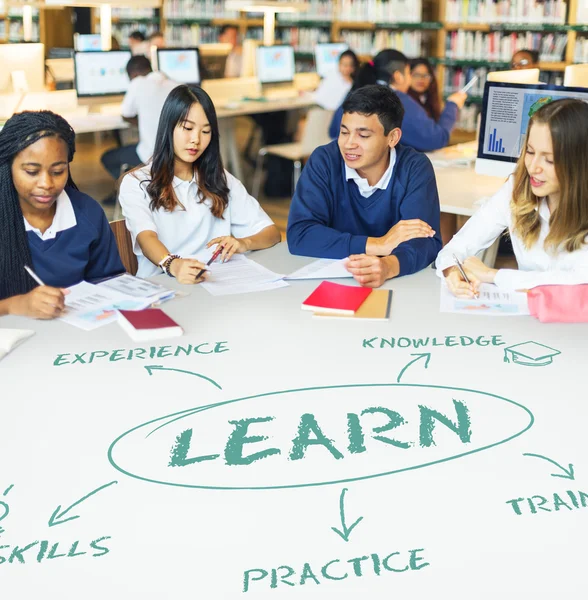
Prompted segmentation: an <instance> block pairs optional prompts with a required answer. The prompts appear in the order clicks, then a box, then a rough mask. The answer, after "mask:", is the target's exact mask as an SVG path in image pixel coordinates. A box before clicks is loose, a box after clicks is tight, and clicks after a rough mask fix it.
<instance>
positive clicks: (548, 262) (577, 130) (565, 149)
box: [436, 99, 588, 298]
mask: <svg viewBox="0 0 588 600" xmlns="http://www.w3.org/2000/svg"><path fill="white" fill-rule="evenodd" d="M587 159H588V104H586V103H585V102H582V101H581V100H572V99H564V100H556V101H554V102H551V103H549V104H546V105H545V106H543V107H542V108H540V109H539V110H538V111H537V112H536V113H535V114H534V115H533V116H532V117H531V119H530V121H529V127H528V130H527V137H526V139H525V144H524V145H523V150H522V153H521V156H520V158H519V161H518V163H517V168H516V171H515V173H514V175H512V176H511V177H510V178H509V179H508V181H507V182H506V183H505V184H504V185H503V186H502V188H501V189H500V190H499V191H498V192H497V193H496V194H495V195H494V196H493V197H492V198H490V199H489V200H488V202H486V204H484V206H482V207H481V208H480V209H479V210H478V211H477V212H476V213H475V214H474V216H473V217H471V218H470V220H469V221H468V222H467V223H466V224H465V225H464V226H463V227H462V229H461V230H460V231H459V232H458V233H457V234H456V235H455V237H454V238H453V239H452V240H451V242H449V244H447V246H445V248H444V249H443V250H442V251H441V253H440V254H439V256H438V258H437V263H436V264H437V273H438V274H439V276H441V277H442V276H444V277H445V281H446V282H447V285H448V287H449V289H450V290H451V291H452V292H453V294H455V295H456V296H458V297H460V298H472V297H473V296H474V294H475V292H476V291H477V289H478V287H479V285H480V283H494V284H496V285H497V286H498V287H500V288H504V289H509V290H516V289H528V288H531V287H534V286H537V285H547V284H566V283H569V284H573V283H574V284H575V283H588V246H587V245H586V242H587V241H588V240H587V237H586V236H588V179H587V178H586V161H587ZM506 229H508V232H509V233H510V237H511V240H512V245H513V249H514V253H515V256H516V259H517V263H518V266H519V270H513V269H498V270H497V269H491V268H489V267H487V266H486V265H484V263H483V262H482V261H481V260H480V259H479V258H476V256H475V255H476V254H477V253H478V252H480V251H481V250H483V249H485V248H488V247H489V246H490V245H491V244H492V243H493V242H494V241H495V240H496V239H497V238H498V237H499V236H501V235H502V234H503V232H504V231H505V230H506ZM454 254H455V255H456V256H457V257H458V258H459V259H460V261H461V262H462V263H463V267H464V270H465V273H466V275H467V277H468V279H469V280H470V284H468V283H466V281H465V280H464V279H463V278H462V276H461V274H460V272H459V270H458V269H457V267H456V266H454V265H455V262H454V260H453V255H454Z"/></svg>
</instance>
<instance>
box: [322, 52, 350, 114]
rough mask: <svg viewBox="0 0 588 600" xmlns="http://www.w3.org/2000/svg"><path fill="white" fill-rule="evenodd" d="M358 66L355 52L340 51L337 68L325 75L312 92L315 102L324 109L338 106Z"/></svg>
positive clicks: (343, 98) (345, 94) (333, 108)
mask: <svg viewBox="0 0 588 600" xmlns="http://www.w3.org/2000/svg"><path fill="white" fill-rule="evenodd" d="M358 68H359V59H358V58H357V55H356V54H355V52H353V50H345V52H342V53H341V56H339V69H338V70H337V71H336V72H335V73H333V74H332V75H330V76H327V77H325V78H324V79H323V80H322V81H321V83H320V85H319V87H318V88H317V90H316V92H315V93H314V99H315V101H316V103H317V104H318V105H319V106H320V107H322V108H324V109H326V110H335V109H337V108H339V106H341V104H342V102H343V100H345V97H346V96H347V94H348V93H349V90H351V86H352V85H353V78H354V77H355V74H356V73H357V69H358Z"/></svg>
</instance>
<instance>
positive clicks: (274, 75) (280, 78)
mask: <svg viewBox="0 0 588 600" xmlns="http://www.w3.org/2000/svg"><path fill="white" fill-rule="evenodd" d="M256 62H257V77H258V79H259V81H260V83H286V82H289V81H294V73H295V66H294V48H293V47H292V46H259V47H258V48H257V54H256Z"/></svg>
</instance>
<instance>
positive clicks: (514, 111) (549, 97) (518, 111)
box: [476, 81, 588, 177]
mask: <svg viewBox="0 0 588 600" xmlns="http://www.w3.org/2000/svg"><path fill="white" fill-rule="evenodd" d="M562 98H579V99H581V100H584V101H585V102H588V90H586V89H583V88H579V87H563V86H555V85H526V84H517V83H501V82H492V81H489V82H486V86H485V88H484V102H483V105H482V123H481V126H480V138H479V140H478V158H477V160H476V173H480V174H481V175H495V176H497V177H508V175H510V174H511V173H512V172H513V171H514V169H515V165H516V162H517V160H518V158H519V156H520V153H521V150H522V145H523V143H524V141H525V134H526V133H527V127H528V125H529V119H530V118H531V116H532V115H533V114H534V113H535V112H537V110H539V108H541V107H542V106H544V105H545V104H547V103H549V102H553V101H554V100H559V99H562Z"/></svg>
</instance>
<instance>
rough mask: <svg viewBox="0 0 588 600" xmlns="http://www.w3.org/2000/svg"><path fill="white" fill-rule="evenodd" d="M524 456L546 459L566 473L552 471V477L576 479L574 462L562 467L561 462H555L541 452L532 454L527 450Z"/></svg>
mask: <svg viewBox="0 0 588 600" xmlns="http://www.w3.org/2000/svg"><path fill="white" fill-rule="evenodd" d="M523 456H534V457H535V458H540V459H542V460H546V461H547V462H550V463H551V464H552V465H555V466H556V467H558V468H559V469H561V470H562V471H563V472H564V473H565V475H561V474H558V473H552V474H551V476H552V477H561V478H562V479H571V480H572V481H574V465H573V464H572V463H569V465H568V468H567V469H566V468H565V467H562V466H561V465H560V464H559V463H557V462H555V461H554V460H551V458H547V456H542V455H541V454H531V453H530V452H527V453H523Z"/></svg>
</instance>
